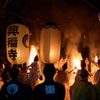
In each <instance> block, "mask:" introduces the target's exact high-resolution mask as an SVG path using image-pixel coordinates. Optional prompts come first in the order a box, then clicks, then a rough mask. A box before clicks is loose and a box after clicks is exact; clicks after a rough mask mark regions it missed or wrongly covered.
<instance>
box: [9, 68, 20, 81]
mask: <svg viewBox="0 0 100 100" xmlns="http://www.w3.org/2000/svg"><path fill="white" fill-rule="evenodd" d="M9 74H10V77H11V78H12V79H16V78H18V76H19V69H18V68H12V69H11V70H10V72H9Z"/></svg>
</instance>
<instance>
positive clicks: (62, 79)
mask: <svg viewBox="0 0 100 100" xmlns="http://www.w3.org/2000/svg"><path fill="white" fill-rule="evenodd" d="M66 70H67V62H66V63H65V64H64V65H63V66H62V70H58V71H57V74H56V76H55V78H54V80H55V81H56V82H58V83H61V84H63V85H64V87H65V99H64V100H70V94H69V77H68V72H67V71H66Z"/></svg>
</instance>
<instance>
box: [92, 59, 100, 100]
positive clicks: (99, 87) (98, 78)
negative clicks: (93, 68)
mask: <svg viewBox="0 0 100 100" xmlns="http://www.w3.org/2000/svg"><path fill="white" fill-rule="evenodd" d="M98 68H99V69H98V70H97V72H96V73H95V75H94V79H93V84H94V85H95V87H96V91H97V100H100V59H99V60H98Z"/></svg>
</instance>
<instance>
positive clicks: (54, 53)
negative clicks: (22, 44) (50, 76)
mask: <svg viewBox="0 0 100 100" xmlns="http://www.w3.org/2000/svg"><path fill="white" fill-rule="evenodd" d="M60 49H61V31H60V30H59V29H58V28H57V27H56V24H54V23H47V24H46V27H44V28H43V29H42V30H41V34H40V58H41V61H42V62H43V63H55V62H57V61H58V60H59V57H60Z"/></svg>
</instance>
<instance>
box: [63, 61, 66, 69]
mask: <svg viewBox="0 0 100 100" xmlns="http://www.w3.org/2000/svg"><path fill="white" fill-rule="evenodd" d="M66 69H67V62H66V63H65V64H64V65H63V70H66Z"/></svg>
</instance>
